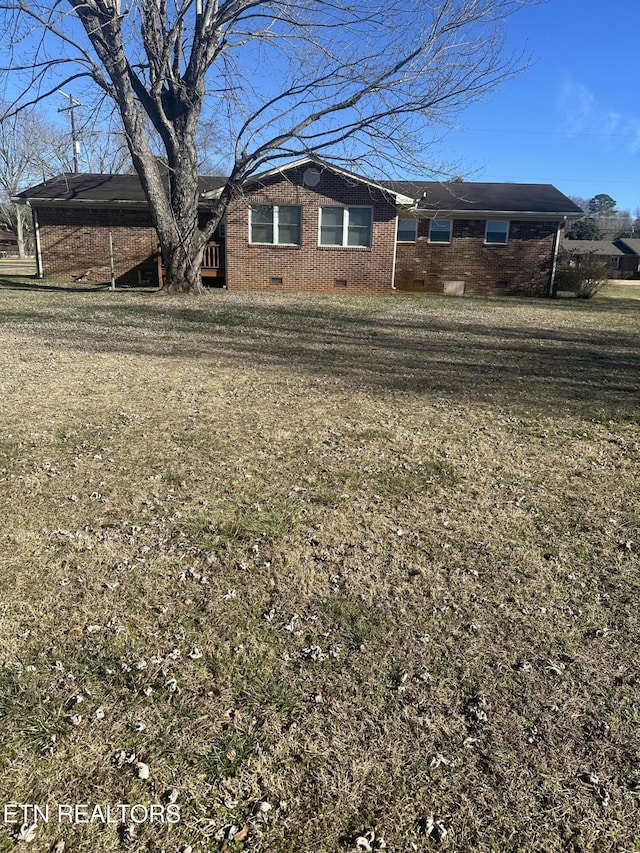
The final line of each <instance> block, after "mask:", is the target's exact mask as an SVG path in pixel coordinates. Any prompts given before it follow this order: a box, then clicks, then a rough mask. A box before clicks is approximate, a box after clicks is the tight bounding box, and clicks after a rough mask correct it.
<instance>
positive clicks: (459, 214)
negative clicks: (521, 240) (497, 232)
mask: <svg viewBox="0 0 640 853" xmlns="http://www.w3.org/2000/svg"><path fill="white" fill-rule="evenodd" d="M411 212H412V213H416V214H418V215H422V216H423V217H424V218H425V219H428V218H431V217H436V216H438V217H440V218H441V219H444V218H447V217H451V218H464V219H471V218H473V217H477V218H478V219H486V218H488V217H493V218H495V219H498V218H502V219H540V220H545V219H557V220H559V221H561V220H564V219H579V218H580V217H579V216H578V214H576V213H569V212H567V211H564V210H547V211H540V210H469V209H467V210H446V209H445V208H441V209H439V210H425V208H419V207H416V208H414V210H412V211H411Z"/></svg>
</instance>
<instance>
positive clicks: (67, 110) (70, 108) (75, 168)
mask: <svg viewBox="0 0 640 853" xmlns="http://www.w3.org/2000/svg"><path fill="white" fill-rule="evenodd" d="M58 91H59V92H60V94H61V95H63V96H64V97H65V98H69V106H68V107H60V109H59V110H58V112H59V113H69V116H70V117H71V144H72V145H73V173H74V175H77V174H78V171H79V169H78V153H79V151H80V142H79V140H78V139H76V117H75V113H74V110H75V108H76V107H81V106H82V104H81V103H80V101H76V99H75V98H74V97H73V95H67V93H66V92H63V91H62V89H58Z"/></svg>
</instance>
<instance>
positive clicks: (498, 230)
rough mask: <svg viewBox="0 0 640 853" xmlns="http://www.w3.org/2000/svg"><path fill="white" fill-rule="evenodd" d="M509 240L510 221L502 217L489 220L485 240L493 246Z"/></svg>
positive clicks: (502, 244)
mask: <svg viewBox="0 0 640 853" xmlns="http://www.w3.org/2000/svg"><path fill="white" fill-rule="evenodd" d="M508 241H509V223H508V222H506V221H505V220H502V219H493V220H491V219H490V220H489V221H488V222H487V230H486V231H485V235H484V242H485V243H490V244H491V245H493V246H504V245H506V243H507V242H508Z"/></svg>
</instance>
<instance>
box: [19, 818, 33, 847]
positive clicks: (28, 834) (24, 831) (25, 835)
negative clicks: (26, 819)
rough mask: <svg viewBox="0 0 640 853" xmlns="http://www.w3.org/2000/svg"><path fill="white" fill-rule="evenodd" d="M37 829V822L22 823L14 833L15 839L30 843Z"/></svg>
mask: <svg viewBox="0 0 640 853" xmlns="http://www.w3.org/2000/svg"><path fill="white" fill-rule="evenodd" d="M37 831H38V824H37V823H31V824H29V823H23V824H22V826H21V827H20V829H19V830H18V834H17V835H16V841H24V842H25V844H31V842H32V841H34V840H35V837H36V832H37Z"/></svg>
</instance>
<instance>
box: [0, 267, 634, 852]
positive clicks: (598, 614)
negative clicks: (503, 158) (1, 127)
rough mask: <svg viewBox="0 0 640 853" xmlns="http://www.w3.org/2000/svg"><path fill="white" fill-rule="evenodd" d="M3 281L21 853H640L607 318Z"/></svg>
mask: <svg viewBox="0 0 640 853" xmlns="http://www.w3.org/2000/svg"><path fill="white" fill-rule="evenodd" d="M4 285H5V286H2V282H0V365H1V370H0V401H1V405H2V421H1V422H0V513H1V517H2V528H1V530H0V542H1V543H2V544H1V550H0V589H1V593H2V610H1V614H0V615H1V617H2V618H1V619H0V641H1V642H0V649H1V651H0V732H1V734H2V737H1V738H0V768H1V771H0V772H1V781H0V797H1V798H2V803H4V804H10V803H16V804H38V805H39V806H40V807H41V808H42V809H44V807H45V805H48V806H49V808H50V815H51V817H50V820H49V822H47V823H45V822H44V821H43V820H42V819H39V820H37V821H35V823H36V824H37V825H36V827H35V829H33V831H32V834H33V835H34V840H33V841H31V842H30V844H28V845H26V843H25V849H31V850H37V851H48V850H50V849H52V845H54V844H55V843H56V842H57V841H60V840H64V841H65V842H66V847H65V850H67V851H73V853H88V851H114V850H119V849H130V850H136V851H166V853H176V851H183V850H185V849H189V848H191V849H192V850H193V851H194V853H196V851H198V853H200V851H216V850H227V851H229V852H230V853H232V851H243V850H244V851H260V853H285V851H286V853H294V851H295V853H307V852H308V853H311V851H313V853H338V851H343V850H344V851H358V850H360V851H362V850H365V851H366V850H367V849H371V850H379V849H385V848H384V845H385V844H386V849H387V850H388V851H391V853H404V851H414V850H417V851H427V850H432V849H443V850H451V851H457V852H458V853H463V851H473V853H476V852H477V853H485V851H486V852H487V853H488V851H495V853H498V851H500V853H504V851H514V853H515V851H549V853H550V852H551V851H554V853H555V851H574V853H578V851H584V853H587V851H589V853H591V851H602V853H605V851H607V853H608V851H619V853H623V851H638V850H640V740H639V735H638V725H639V723H640V710H639V709H640V662H639V660H638V639H639V632H640V619H639V611H638V602H639V601H640V574H639V569H640V565H639V550H640V489H639V482H638V463H639V462H640V407H639V406H640V385H639V378H640V347H639V344H638V342H639V337H638V335H639V332H640V302H639V301H634V300H633V299H630V298H626V297H621V298H616V299H610V298H597V299H595V300H593V301H591V302H581V301H580V302H578V301H576V300H566V301H558V302H545V301H533V300H531V301H529V300H517V301H516V300H512V301H508V300H491V301H485V300H472V299H464V300H452V299H446V298H438V297H431V298H429V297H422V296H401V297H398V298H393V299H380V298H377V299H373V298H372V299H362V298H358V299H356V298H347V297H343V298H338V297H336V298H331V297H321V296H312V297H307V296H303V295H300V296H291V297H286V296H280V297H267V296H255V295H235V294H232V293H223V292H216V293H212V294H210V295H209V296H207V297H205V298H203V299H202V300H200V301H176V300H173V299H170V298H167V297H163V296H156V295H151V294H137V293H121V292H117V293H115V294H114V293H109V292H104V291H103V292H93V293H91V292H81V291H77V292H74V291H73V290H69V291H56V290H46V289H44V288H37V287H35V288H31V287H26V288H24V289H20V288H16V287H15V286H12V285H11V283H10V282H8V281H7V282H4ZM173 800H175V804H177V806H178V807H179V813H180V820H179V822H175V823H173V822H169V820H168V819H167V818H168V816H169V814H170V812H168V811H167V809H168V806H169V805H170V804H171V803H172V801H173ZM61 804H63V805H70V804H76V805H77V804H88V805H89V806H90V810H91V809H94V807H95V806H96V805H98V806H101V808H102V807H104V806H106V805H111V806H112V808H115V807H116V805H118V804H128V805H132V804H138V805H139V806H140V808H139V809H138V810H137V812H133V813H131V811H129V812H126V810H125V812H126V819H125V823H124V824H122V825H118V823H117V822H115V823H109V822H107V820H106V819H104V815H105V813H104V808H103V810H102V812H101V813H94V818H95V819H94V822H93V823H89V822H87V821H86V820H83V816H84V815H85V814H86V813H87V812H86V810H85V811H82V810H81V812H80V813H79V815H80V820H77V819H76V818H77V817H78V815H76V814H74V818H73V820H71V819H67V818H66V817H65V815H66V814H68V813H67V812H64V811H63V814H62V822H59V821H58V819H57V816H56V815H57V811H56V810H57V809H58V807H59V806H60V805H61ZM175 804H174V805H175ZM152 805H156V806H157V807H158V808H156V810H155V812H152V808H151V807H152ZM160 806H162V807H164V811H160V809H159V807H160ZM144 810H146V811H144ZM18 814H20V815H22V812H18V811H17V810H16V809H13V810H11V809H10V810H9V812H8V813H6V814H5V822H4V824H2V823H0V851H4V850H12V849H13V848H14V846H15V843H16V836H17V834H18V833H19V831H20V826H19V823H21V822H22V821H21V820H20V821H19V822H18V823H12V822H11V819H14V818H15V819H16V820H17V819H18V818H17V817H16V815H18ZM96 814H97V816H96ZM25 815H26V816H27V817H29V813H28V809H27V811H26V813H25ZM153 815H155V818H156V819H154V820H153V821H152V820H151V817H152V816H153ZM132 817H134V818H141V819H140V820H139V821H138V820H137V819H136V820H132V819H131V818H132ZM143 817H144V819H142V818H143ZM27 822H28V823H30V822H32V821H31V819H29V820H28V821H27ZM28 831H29V827H27V828H26V829H25V830H23V832H28ZM367 833H368V834H367ZM359 839H360V840H359ZM20 843H21V844H22V843H23V842H20ZM367 845H368V847H367Z"/></svg>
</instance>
